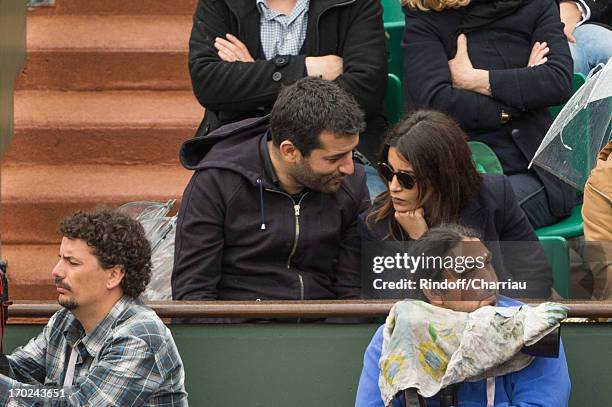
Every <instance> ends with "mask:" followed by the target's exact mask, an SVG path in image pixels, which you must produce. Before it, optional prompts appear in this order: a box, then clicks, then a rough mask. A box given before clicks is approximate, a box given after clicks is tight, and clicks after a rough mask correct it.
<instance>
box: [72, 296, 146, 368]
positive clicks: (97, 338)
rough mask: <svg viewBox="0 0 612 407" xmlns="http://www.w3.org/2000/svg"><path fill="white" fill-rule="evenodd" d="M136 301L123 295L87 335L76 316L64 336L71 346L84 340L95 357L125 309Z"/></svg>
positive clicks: (84, 343)
mask: <svg viewBox="0 0 612 407" xmlns="http://www.w3.org/2000/svg"><path fill="white" fill-rule="evenodd" d="M133 302H134V300H133V299H131V298H130V297H128V296H125V295H124V296H123V297H121V298H120V299H119V301H117V302H116V303H115V305H113V307H112V308H111V310H110V311H109V312H108V314H106V316H105V317H104V318H103V319H102V321H100V323H99V324H98V325H97V326H96V327H95V328H94V329H93V330H92V331H91V332H90V333H89V334H87V335H85V330H84V329H83V326H82V325H81V323H80V322H79V321H78V320H77V319H76V318H74V316H73V320H72V321H70V323H69V324H68V325H67V327H66V329H65V330H64V336H65V337H66V341H67V342H68V343H69V344H70V346H72V347H74V346H75V344H78V343H79V341H80V342H82V344H83V346H85V349H86V350H87V353H89V355H90V356H92V357H95V356H96V355H97V354H98V353H99V352H100V350H101V349H102V347H103V346H104V344H105V343H106V338H108V336H109V335H112V333H113V328H114V325H115V323H116V322H117V320H118V319H119V317H120V316H121V314H122V313H123V311H125V310H126V308H128V307H129V306H130V305H131V304H132V303H133Z"/></svg>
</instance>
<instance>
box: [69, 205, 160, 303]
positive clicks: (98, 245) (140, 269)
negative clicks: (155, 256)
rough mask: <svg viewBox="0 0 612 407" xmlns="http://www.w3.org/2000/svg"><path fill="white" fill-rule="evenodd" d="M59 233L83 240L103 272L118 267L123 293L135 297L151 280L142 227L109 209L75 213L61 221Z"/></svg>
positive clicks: (149, 258)
mask: <svg viewBox="0 0 612 407" xmlns="http://www.w3.org/2000/svg"><path fill="white" fill-rule="evenodd" d="M59 232H60V234H61V235H62V236H64V237H67V238H68V239H81V240H84V241H85V242H86V243H87V245H88V246H90V247H91V248H92V249H93V254H94V255H95V256H96V258H97V259H98V261H99V262H100V265H101V267H102V268H104V269H108V268H111V267H114V266H121V267H122V268H123V271H124V272H125V275H124V277H123V281H122V282H121V288H122V289H123V293H124V294H125V295H128V296H130V297H132V298H137V297H138V296H139V295H140V294H141V293H142V292H143V291H144V290H145V288H146V286H147V284H149V281H150V280H151V246H150V245H149V241H148V240H147V238H146V237H145V231H144V229H143V227H142V225H141V224H140V223H139V222H138V221H136V220H134V219H132V218H130V217H129V216H127V215H125V214H123V213H120V212H118V211H116V210H113V209H105V208H104V209H96V210H94V211H92V212H82V211H79V212H77V213H75V214H74V215H72V216H70V217H68V218H66V219H64V220H63V221H62V223H61V225H60V228H59Z"/></svg>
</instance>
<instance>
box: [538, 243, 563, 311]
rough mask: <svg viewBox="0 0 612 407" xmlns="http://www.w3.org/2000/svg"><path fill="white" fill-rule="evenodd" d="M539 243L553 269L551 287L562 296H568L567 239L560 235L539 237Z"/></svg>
mask: <svg viewBox="0 0 612 407" xmlns="http://www.w3.org/2000/svg"><path fill="white" fill-rule="evenodd" d="M540 244H541V245H542V249H544V254H546V258H547V260H548V263H549V264H550V266H551V267H552V271H553V287H554V289H555V291H557V293H558V294H559V295H560V296H562V297H563V298H566V299H569V298H570V259H569V246H568V243H567V240H565V238H563V237H560V236H543V237H540Z"/></svg>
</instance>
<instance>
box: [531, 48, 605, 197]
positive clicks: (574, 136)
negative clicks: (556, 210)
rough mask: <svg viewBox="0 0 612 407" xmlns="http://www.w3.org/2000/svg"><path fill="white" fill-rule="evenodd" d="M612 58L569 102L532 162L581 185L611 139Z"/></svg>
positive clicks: (568, 181) (563, 178)
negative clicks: (600, 152)
mask: <svg viewBox="0 0 612 407" xmlns="http://www.w3.org/2000/svg"><path fill="white" fill-rule="evenodd" d="M611 119H612V60H611V61H609V62H608V63H607V64H606V65H605V66H604V67H603V68H602V69H601V70H600V71H598V72H596V73H594V74H593V73H592V74H590V75H589V77H588V78H587V81H586V82H585V84H584V85H583V86H582V87H581V88H580V89H579V90H578V91H577V92H576V93H575V94H574V95H573V96H572V98H571V99H570V100H569V101H568V102H567V103H566V104H565V106H564V107H563V109H562V110H561V112H560V113H559V115H558V116H557V118H556V119H555V121H554V122H553V124H552V125H551V127H550V129H549V130H548V132H547V133H546V136H545V137H544V140H543V141H542V143H541V144H540V147H539V148H538V151H537V152H536V154H535V155H534V158H533V160H532V164H536V165H538V166H539V167H541V168H543V169H545V170H547V171H548V172H550V173H552V174H553V175H555V176H557V177H559V178H560V179H562V180H563V181H565V182H567V183H568V184H570V185H572V186H574V187H575V188H577V189H580V190H582V189H584V184H585V183H586V180H587V178H588V177H589V174H590V172H591V169H592V168H593V167H594V166H595V163H596V160H597V154H598V153H599V151H600V150H601V149H602V148H603V146H604V145H605V144H606V143H607V142H608V140H609V139H610V136H611V131H612V126H611V123H610V121H611Z"/></svg>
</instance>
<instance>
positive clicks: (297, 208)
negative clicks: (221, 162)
mask: <svg viewBox="0 0 612 407" xmlns="http://www.w3.org/2000/svg"><path fill="white" fill-rule="evenodd" d="M266 191H269V192H276V193H277V194H281V195H285V196H286V197H287V198H289V199H291V202H292V203H293V213H294V215H295V235H294V240H293V246H292V247H291V252H290V253H289V257H288V258H287V269H291V260H292V259H293V256H294V255H295V252H296V250H297V245H298V241H299V239H300V208H301V204H302V200H303V199H304V197H305V196H306V195H308V191H306V193H305V194H304V195H302V196H301V197H300V200H299V201H298V203H297V204H296V203H295V201H294V200H293V198H292V197H291V195H289V194H286V193H284V192H281V191H275V190H273V189H268V188H266ZM296 274H297V276H298V279H299V281H300V300H302V301H303V300H304V278H303V277H302V275H301V274H300V273H299V272H298V271H297V270H296ZM298 322H299V318H298Z"/></svg>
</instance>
